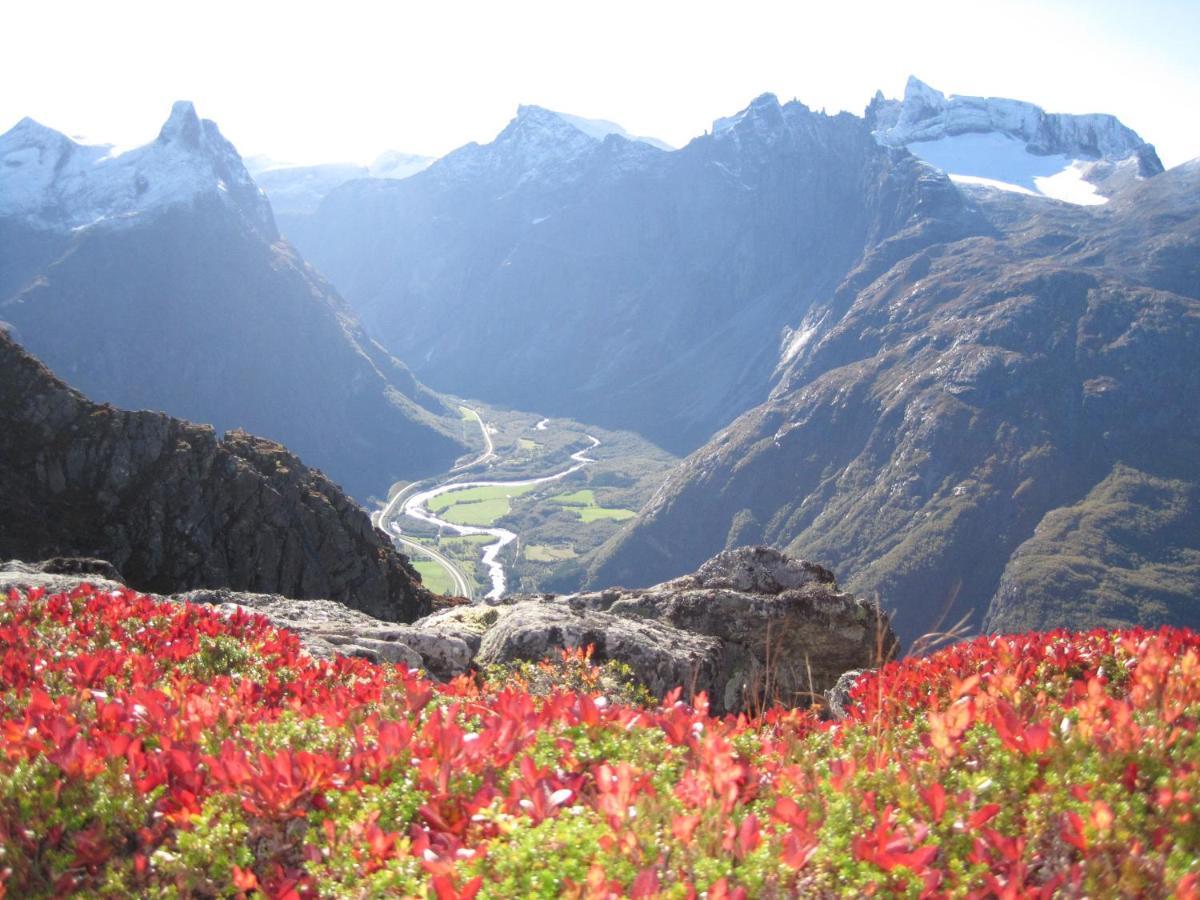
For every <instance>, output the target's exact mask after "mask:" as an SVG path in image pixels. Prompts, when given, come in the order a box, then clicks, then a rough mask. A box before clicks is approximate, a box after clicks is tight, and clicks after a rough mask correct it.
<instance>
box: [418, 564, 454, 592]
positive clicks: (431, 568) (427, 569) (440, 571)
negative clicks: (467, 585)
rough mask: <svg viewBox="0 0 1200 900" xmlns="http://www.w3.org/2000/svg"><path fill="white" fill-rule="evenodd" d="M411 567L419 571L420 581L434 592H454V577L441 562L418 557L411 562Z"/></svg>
mask: <svg viewBox="0 0 1200 900" xmlns="http://www.w3.org/2000/svg"><path fill="white" fill-rule="evenodd" d="M413 568H414V569H416V570H417V571H418V572H420V573H421V583H422V584H424V585H425V587H427V588H429V590H431V591H433V592H434V593H435V594H453V593H454V579H453V578H451V577H450V573H449V572H447V571H446V570H445V568H444V567H443V566H442V564H441V563H439V562H434V561H433V560H432V559H418V560H415V561H414V562H413Z"/></svg>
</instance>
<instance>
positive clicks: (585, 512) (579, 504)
mask: <svg viewBox="0 0 1200 900" xmlns="http://www.w3.org/2000/svg"><path fill="white" fill-rule="evenodd" d="M550 502H552V503H558V504H561V505H562V506H566V507H570V509H571V510H572V511H574V512H576V513H578V514H579V518H580V520H581V521H584V522H595V521H598V520H599V519H612V520H614V521H616V522H620V521H622V520H624V519H632V518H633V517H634V516H636V515H637V513H636V512H634V511H633V510H632V509H621V508H620V507H607V506H601V505H600V504H598V503H597V502H596V494H595V492H594V491H591V490H582V491H575V492H573V493H570V494H555V495H554V496H553V497H551V498H550Z"/></svg>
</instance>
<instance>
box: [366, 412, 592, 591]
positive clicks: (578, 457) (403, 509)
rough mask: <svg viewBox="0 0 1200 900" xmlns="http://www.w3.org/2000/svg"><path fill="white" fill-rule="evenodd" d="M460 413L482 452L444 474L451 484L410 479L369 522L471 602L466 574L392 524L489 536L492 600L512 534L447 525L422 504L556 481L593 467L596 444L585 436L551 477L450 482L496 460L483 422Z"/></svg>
mask: <svg viewBox="0 0 1200 900" xmlns="http://www.w3.org/2000/svg"><path fill="white" fill-rule="evenodd" d="M463 409H465V410H467V411H468V412H470V413H472V414H473V415H474V416H475V421H477V422H478V423H479V430H480V431H481V432H482V433H483V441H484V445H485V449H484V451H483V453H482V454H480V455H479V456H477V457H476V458H475V459H472V460H471V461H469V462H465V463H462V464H461V465H457V466H455V467H454V468H453V469H451V470H450V472H449V473H447V474H448V475H450V476H451V480H449V481H442V483H441V484H435V485H434V486H433V487H428V488H425V489H424V490H420V489H421V488H422V487H423V486H424V485H426V484H427V483H429V482H430V481H435V479H425V480H424V481H414V482H413V483H412V484H410V485H407V486H406V487H405V488H404V489H403V490H400V491H397V492H396V494H395V496H393V497H392V498H391V499H390V500H388V502H387V503H386V504H385V505H384V507H383V509H381V510H380V511H379V512H378V513H375V514H374V515H373V516H372V520H373V521H374V522H375V524H376V525H377V526H378V527H380V528H382V529H383V530H384V531H386V532H387V533H388V534H389V535H391V536H392V537H393V539H394V540H395V541H396V542H397V543H399V544H401V545H403V546H404V547H406V548H408V549H409V550H410V551H411V552H413V553H419V554H424V555H426V556H429V557H431V558H432V559H434V560H435V561H436V562H437V563H438V564H439V565H441V566H442V567H443V568H444V569H445V570H446V571H447V572H449V573H450V577H451V578H452V579H453V580H454V586H455V590H456V591H458V593H459V594H460V595H461V596H463V597H466V598H468V599H470V600H474V599H475V590H474V583H473V580H472V579H469V578H467V576H466V574H465V573H464V572H463V571H462V569H460V568H459V567H458V565H457V564H456V563H455V562H454V560H452V559H450V558H449V557H448V556H446V555H445V554H444V553H441V552H440V551H438V550H435V549H434V548H432V547H430V546H428V545H426V544H422V543H419V542H417V541H414V540H411V539H409V538H406V537H404V536H403V533H402V532H401V530H400V526H399V525H398V524H397V523H396V520H397V519H398V518H400V517H401V516H409V517H411V518H413V519H418V520H420V521H422V522H426V523H428V524H431V525H437V526H438V528H440V529H443V530H449V531H452V532H454V533H455V534H462V535H468V534H487V535H491V536H492V537H494V538H495V539H496V540H495V543H491V544H487V545H485V546H484V547H483V553H482V561H483V564H484V565H485V566H486V567H487V570H488V577H489V578H490V580H491V582H492V589H491V590H490V591H488V593H487V598H488V599H495V598H499V597H502V596H504V591H505V589H506V587H507V579H506V577H505V572H504V563H502V562H501V561H500V559H499V556H500V551H501V550H503V549H504V548H505V547H506V546H508V545H509V544H511V543H512V542H513V541H515V540H516V539H517V535H516V533H515V532H512V531H509V530H508V529H507V528H483V527H476V526H474V525H458V524H456V523H454V522H448V521H446V520H445V519H439V518H438V517H437V516H435V515H434V514H433V513H431V512H429V510H428V509H427V508H426V506H425V504H426V503H428V502H429V501H430V500H431V499H432V498H434V497H436V496H438V495H439V494H444V493H446V492H448V491H457V490H461V489H463V488H472V487H503V486H512V487H521V486H523V485H529V484H544V483H546V482H549V481H558V480H559V479H560V478H566V477H567V476H568V475H570V474H571V473H572V472H578V471H579V470H580V469H582V468H583V467H584V466H586V465H590V464H591V463H594V462H595V460H594V459H592V458H591V457H590V456H588V455H587V454H588V453H589V452H591V451H592V450H595V449H596V448H597V447H599V446H600V441H599V440H598V439H597V438H595V437H593V436H592V435H590V434H589V435H585V437H587V439H588V440H589V441H591V442H592V445H591V446H590V447H588V448H587V449H586V450H577V451H576V452H574V453H572V454H571V460H572V462H573V463H574V465H572V466H569V467H568V468H566V469H563V470H562V471H561V472H555V473H554V474H553V475H544V476H542V477H541V478H523V479H517V480H512V481H454V480H453V477H455V476H454V473H456V472H462V471H463V470H465V469H469V468H471V467H472V466H476V465H480V464H482V463H484V462H487V461H488V460H489V459H492V458H494V457H495V456H496V448H495V445H494V444H493V442H492V436H491V435H490V434H489V433H488V429H487V425H486V424H485V423H484V421H483V417H482V416H480V415H479V413H478V412H477V411H475V410H473V409H471V408H470V407H469V406H464V407H463ZM547 422H549V419H543V420H542V421H541V422H539V423H538V424H537V426H536V427H537V428H539V429H541V430H545V425H546V423H547Z"/></svg>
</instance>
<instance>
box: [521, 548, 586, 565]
mask: <svg viewBox="0 0 1200 900" xmlns="http://www.w3.org/2000/svg"><path fill="white" fill-rule="evenodd" d="M578 555H579V554H578V553H576V552H575V548H574V547H569V546H568V547H562V546H556V545H554V544H530V545H528V546H527V547H526V548H525V558H526V559H527V560H529V561H530V562H547V563H549V562H561V561H562V560H564V559H574V558H575V557H577V556H578Z"/></svg>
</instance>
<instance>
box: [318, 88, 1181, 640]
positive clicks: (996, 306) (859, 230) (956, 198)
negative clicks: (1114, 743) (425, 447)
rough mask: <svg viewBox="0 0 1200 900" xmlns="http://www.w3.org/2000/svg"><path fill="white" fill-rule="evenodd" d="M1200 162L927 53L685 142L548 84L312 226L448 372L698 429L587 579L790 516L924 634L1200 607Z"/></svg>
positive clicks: (398, 333)
mask: <svg viewBox="0 0 1200 900" xmlns="http://www.w3.org/2000/svg"><path fill="white" fill-rule="evenodd" d="M1196 179H1197V175H1196V170H1195V166H1184V167H1180V168H1179V169H1177V170H1174V171H1172V172H1170V173H1165V174H1164V173H1163V167H1162V165H1161V163H1160V162H1159V160H1158V157H1157V155H1156V153H1155V152H1154V148H1153V147H1152V146H1151V145H1149V144H1147V143H1146V142H1144V141H1143V140H1142V139H1141V138H1140V137H1139V136H1138V135H1137V134H1135V133H1134V132H1133V131H1132V130H1130V129H1129V128H1127V127H1125V126H1124V125H1122V124H1121V123H1120V122H1119V121H1117V120H1116V119H1115V118H1113V117H1111V116H1105V115H1085V116H1074V115H1066V114H1051V113H1046V112H1044V111H1043V110H1041V109H1040V108H1038V107H1036V106H1033V105H1032V104H1028V103H1023V102H1019V101H1013V100H1006V99H996V98H975V97H956V96H950V97H947V96H945V95H943V94H942V93H940V92H938V91H936V90H934V89H932V88H930V87H929V86H927V85H925V84H923V83H922V82H920V81H919V80H917V79H915V78H914V79H911V80H910V81H909V84H908V86H907V88H906V91H905V96H904V98H903V99H902V100H898V101H897V100H887V99H886V98H884V97H882V96H877V97H876V98H875V99H874V100H873V101H872V102H871V104H870V105H869V106H868V108H867V110H866V112H865V114H864V116H862V117H857V116H852V115H847V114H841V115H837V116H826V115H823V114H819V113H815V112H813V111H811V110H809V109H808V108H806V107H805V106H803V105H802V104H800V103H796V102H792V103H787V104H780V103H779V102H777V101H776V99H775V98H774V97H772V96H770V95H764V96H762V97H760V98H758V99H756V100H755V101H753V102H752V103H751V104H750V105H749V106H748V107H746V108H745V109H744V110H742V111H741V112H739V113H737V114H735V115H733V116H729V117H726V118H723V119H719V120H718V121H717V122H715V123H714V125H713V129H712V131H711V133H709V134H706V135H704V136H702V137H699V138H696V139H695V140H693V141H692V142H691V143H689V144H688V145H687V146H686V147H683V148H681V149H679V150H676V151H674V152H661V151H659V150H656V149H654V148H652V147H650V146H647V145H645V144H640V143H636V142H632V141H629V140H627V139H623V138H621V137H620V136H605V137H603V139H598V138H597V137H596V136H594V135H592V134H588V133H587V132H585V131H583V130H581V129H579V128H577V127H575V126H574V125H572V123H571V122H570V120H569V119H568V118H567V117H564V116H562V115H560V114H556V113H552V112H550V111H548V110H544V109H539V108H536V107H523V108H522V109H521V110H520V111H519V112H518V115H517V117H516V118H515V119H514V120H513V121H512V122H511V123H510V124H509V126H508V127H507V128H506V129H505V130H504V131H503V132H502V133H501V134H500V135H499V136H498V137H497V138H496V139H495V140H494V141H493V142H491V143H490V144H487V145H484V146H477V145H469V146H467V147H464V148H462V149H461V150H458V151H456V152H454V153H452V154H450V155H449V156H447V157H445V158H443V159H442V160H439V161H438V162H436V163H434V164H433V165H432V166H430V167H429V168H428V169H426V170H424V171H423V172H421V173H419V174H417V175H415V176H413V177H410V178H408V179H406V180H404V181H401V182H383V181H379V180H361V181H355V182H353V183H350V184H346V185H344V186H342V187H341V188H339V189H337V190H335V191H333V192H332V193H331V194H330V195H329V196H328V197H327V198H326V199H325V201H324V202H323V203H322V204H321V206H320V207H319V209H318V210H317V212H316V213H315V214H314V215H313V216H312V218H311V219H310V220H309V223H308V225H309V226H310V227H308V228H305V229H303V230H301V231H298V232H297V233H296V234H295V238H296V240H297V242H298V244H299V245H300V246H301V247H302V248H303V249H304V251H305V252H306V253H307V254H308V255H309V256H310V257H311V258H312V259H314V261H315V262H316V263H317V264H318V265H319V266H320V267H321V268H322V270H323V271H325V272H326V273H327V274H329V275H330V277H331V278H332V279H333V280H334V282H335V283H337V284H338V285H339V287H340V288H341V289H342V290H343V291H344V292H345V294H346V296H347V297H348V298H349V299H350V301H351V303H353V304H354V305H355V307H356V309H357V310H359V312H360V313H361V314H362V315H363V317H364V320H365V321H366V322H367V323H368V325H369V326H370V327H372V328H373V329H375V330H376V331H377V333H378V334H380V336H381V339H382V340H384V342H385V343H387V345H388V346H389V347H391V348H392V349H393V350H394V351H395V352H397V353H399V354H400V355H401V356H402V357H404V358H405V359H407V360H409V361H410V362H411V364H412V365H413V366H414V370H415V371H416V372H417V373H418V375H420V376H421V377H422V378H424V379H426V380H427V381H428V382H429V383H431V384H434V385H437V386H438V387H441V388H445V389H449V390H453V391H457V392H461V393H471V394H477V395H482V396H484V397H486V398H487V399H490V400H493V401H496V402H501V403H509V404H512V405H516V406H522V407H527V408H537V409H545V410H547V411H548V412H552V413H559V414H567V413H570V414H571V415H572V416H574V417H576V418H579V419H583V420H585V421H588V420H590V421H596V422H598V423H602V424H608V425H612V426H618V427H623V428H630V429H633V430H637V431H640V432H641V433H642V434H644V435H647V436H649V437H651V438H652V439H654V440H656V441H659V442H660V443H662V444H663V445H664V446H666V447H668V448H670V449H672V450H675V451H688V450H692V451H694V452H693V453H692V455H691V456H690V457H689V458H688V459H687V461H686V462H685V463H684V464H683V465H682V466H681V467H680V468H679V469H678V470H677V471H676V473H675V474H674V475H673V476H672V477H671V478H670V479H669V481H668V482H667V484H666V485H664V487H663V488H662V490H660V492H659V493H658V495H657V496H656V497H655V499H654V500H653V501H652V502H651V503H650V504H649V506H648V507H647V508H646V509H644V510H643V511H642V512H641V514H640V515H639V517H638V518H637V519H636V520H634V521H633V523H632V524H631V525H630V526H629V527H628V528H626V529H625V530H624V531H623V532H622V533H621V534H620V535H618V536H617V537H616V538H614V539H613V541H611V542H610V544H609V545H608V546H606V547H604V548H602V549H601V550H600V551H599V552H598V554H597V555H596V556H595V557H593V558H592V559H590V560H586V561H585V562H584V567H585V569H586V571H584V572H583V573H582V577H583V578H584V580H585V581H586V582H587V583H588V584H590V585H595V586H602V585H607V584H614V583H620V584H625V585H629V586H638V585H648V584H651V583H654V582H656V581H660V580H662V579H664V578H667V577H671V576H674V575H678V574H680V573H683V572H686V571H689V570H691V569H692V568H694V567H695V566H696V565H697V564H698V563H699V562H700V561H702V560H703V559H705V558H707V557H708V556H711V555H712V553H714V552H716V551H718V550H720V549H722V548H724V547H729V546H736V545H738V544H746V543H756V542H767V543H771V544H774V545H777V546H780V547H787V548H788V549H789V550H790V551H791V552H794V553H798V554H800V555H803V556H806V557H808V558H812V559H815V560H819V561H821V562H822V563H825V564H829V565H831V566H832V567H833V568H834V569H835V570H837V571H838V572H840V573H843V574H844V575H845V576H846V577H847V578H848V583H849V585H850V587H851V588H852V589H854V590H856V591H858V592H878V594H879V595H880V597H881V598H882V600H883V602H884V603H885V604H886V605H889V606H893V607H896V608H898V609H899V610H900V616H899V617H898V619H897V624H898V627H899V628H900V630H901V631H902V632H903V635H904V636H905V637H906V638H908V639H911V638H912V637H914V636H915V635H917V634H920V633H921V632H923V631H926V630H929V629H934V628H936V627H939V626H945V625H948V624H952V623H953V622H954V621H955V620H956V619H957V618H958V617H959V616H960V615H961V614H964V613H965V614H968V615H970V616H972V617H973V622H974V624H975V625H976V626H977V627H978V626H983V625H986V626H987V627H991V628H1002V629H1008V628H1023V627H1029V626H1034V625H1036V626H1049V625H1055V624H1072V625H1075V626H1080V627H1082V626H1086V625H1088V624H1091V623H1107V622H1113V623H1116V622H1130V621H1175V622H1184V621H1187V622H1192V623H1196V622H1197V621H1200V609H1197V607H1196V606H1195V602H1194V598H1195V597H1196V596H1197V595H1198V594H1200V518H1198V517H1200V511H1198V510H1200V507H1198V505H1197V504H1198V503H1200V497H1198V495H1197V485H1200V465H1198V462H1197V461H1198V460H1200V442H1198V438H1200V435H1198V433H1197V429H1198V427H1200V426H1198V422H1200V414H1198V410H1197V407H1196V401H1195V400H1194V399H1191V400H1189V399H1185V398H1195V397H1196V396H1200V381H1198V379H1200V375H1198V370H1200V367H1198V366H1197V365H1196V362H1195V360H1196V359H1197V350H1200V347H1198V345H1197V337H1198V335H1197V332H1196V328H1197V321H1198V319H1197V316H1198V314H1200V309H1198V307H1197V304H1196V301H1197V291H1198V290H1200V289H1198V288H1197V285H1198V284H1200V231H1198V229H1197V225H1196V218H1195V214H1196V205H1197V197H1198V196H1200V190H1198V186H1197V181H1196ZM447 323H453V324H452V326H451V327H447ZM1164 398H1178V400H1177V402H1175V403H1171V402H1165V401H1164ZM714 435H715V436H714ZM1131 522H1132V523H1137V524H1134V525H1131V524H1130V523H1131ZM580 577H581V572H580V570H579V569H578V568H577V567H575V566H574V565H572V566H570V567H567V568H565V569H564V573H563V578H564V582H563V586H565V585H566V584H567V583H568V582H570V581H571V580H572V579H579V578H580Z"/></svg>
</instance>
